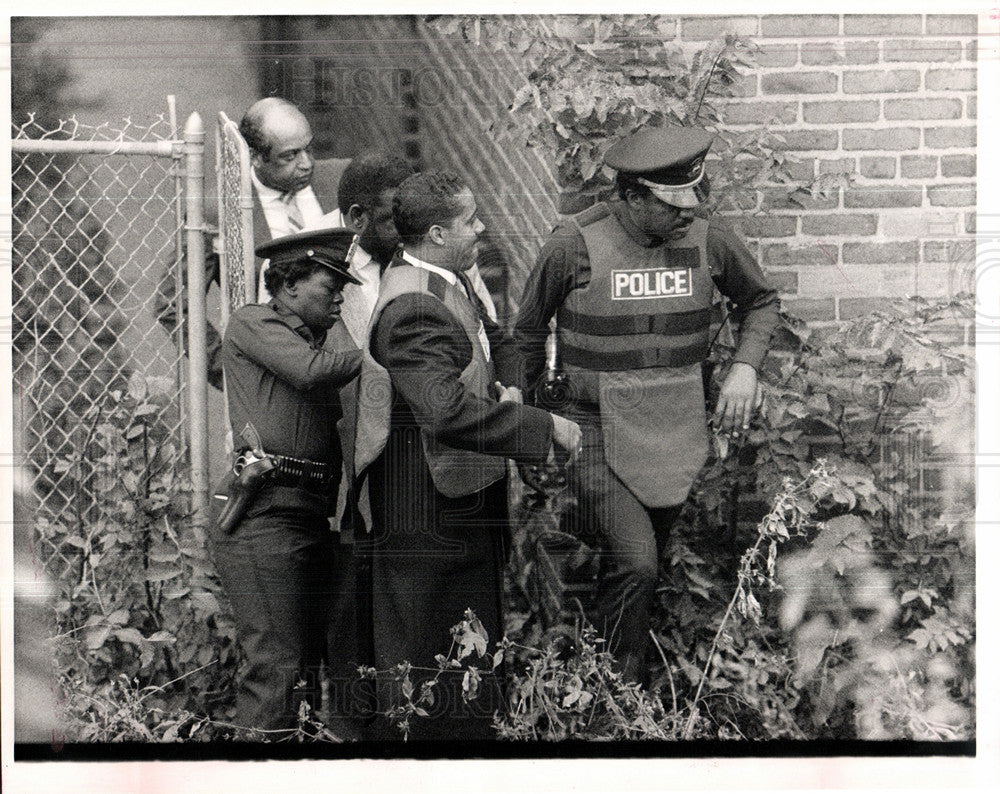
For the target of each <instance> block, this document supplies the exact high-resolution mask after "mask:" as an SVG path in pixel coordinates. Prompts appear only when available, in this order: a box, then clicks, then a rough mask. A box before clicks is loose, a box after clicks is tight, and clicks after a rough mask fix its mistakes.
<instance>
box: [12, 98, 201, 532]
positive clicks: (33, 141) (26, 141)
mask: <svg viewBox="0 0 1000 794" xmlns="http://www.w3.org/2000/svg"><path fill="white" fill-rule="evenodd" d="M204 149H205V128H204V124H203V123H202V120H201V116H200V115H199V114H198V113H197V112H195V113H192V114H191V115H190V116H188V118H187V121H186V123H185V125H184V133H183V136H182V137H181V138H180V139H177V138H174V139H172V140H158V141H148V142H146V141H106V140H95V141H86V140H58V139H44V138H43V139H39V138H12V139H11V151H12V153H14V154H30V153H39V154H49V155H60V154H69V155H85V154H97V155H102V154H103V155H134V156H148V157H154V158H169V159H171V160H173V165H174V167H175V169H176V173H178V174H179V175H180V174H182V175H183V182H184V188H185V189H184V197H183V198H184V201H183V204H184V208H185V209H186V217H184V218H183V220H182V219H181V218H180V217H178V219H177V221H178V223H177V228H178V229H181V228H183V230H184V234H183V236H184V240H185V242H186V247H187V251H186V253H182V252H180V251H178V252H177V255H178V257H182V256H183V257H184V258H185V260H186V269H187V278H188V290H187V295H188V298H187V301H186V306H185V308H186V310H187V311H186V313H187V318H186V320H187V322H186V323H185V324H184V325H185V327H186V330H187V335H188V383H187V388H188V398H189V399H188V406H187V407H188V416H187V422H186V424H187V427H188V444H189V447H188V449H189V458H190V467H191V468H190V476H191V486H192V508H193V511H194V513H193V522H192V524H193V530H194V533H195V537H196V538H197V539H198V541H199V542H201V543H202V544H204V541H205V528H206V526H207V523H208V518H209V486H208V363H207V352H206V324H207V318H206V301H205V291H206V286H205V231H206V227H205V220H204V218H205V213H204V205H205V173H204ZM178 181H180V177H178ZM176 212H177V213H180V212H181V202H180V201H177V202H176ZM177 237H178V238H179V237H180V235H177ZM177 243H178V245H179V243H180V240H179V239H178V241H177Z"/></svg>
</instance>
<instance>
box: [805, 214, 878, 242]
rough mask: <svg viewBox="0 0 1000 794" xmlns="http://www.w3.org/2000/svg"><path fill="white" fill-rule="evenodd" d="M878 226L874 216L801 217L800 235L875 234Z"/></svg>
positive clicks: (876, 218)
mask: <svg viewBox="0 0 1000 794" xmlns="http://www.w3.org/2000/svg"><path fill="white" fill-rule="evenodd" d="M877 226H878V217H877V216H876V215H862V214H859V213H853V214H839V213H838V214H836V215H803V216H802V234H816V235H820V236H823V235H862V234H875V229H876V228H877Z"/></svg>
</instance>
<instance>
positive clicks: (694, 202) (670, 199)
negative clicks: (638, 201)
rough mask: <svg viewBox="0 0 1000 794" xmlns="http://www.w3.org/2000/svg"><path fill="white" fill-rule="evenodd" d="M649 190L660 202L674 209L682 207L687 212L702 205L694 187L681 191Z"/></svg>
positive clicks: (667, 189) (657, 188)
mask: <svg viewBox="0 0 1000 794" xmlns="http://www.w3.org/2000/svg"><path fill="white" fill-rule="evenodd" d="M649 189H650V191H651V192H652V193H653V195H654V196H656V197H657V198H658V199H659V200H660V201H662V202H664V203H666V204H669V205H670V206H672V207H680V208H681V209H684V210H686V209H691V208H692V207H697V206H698V205H699V204H701V201H700V200H699V198H698V194H697V193H696V192H695V190H694V188H693V187H685V188H681V189H679V190H671V189H670V188H668V187H650V188H649Z"/></svg>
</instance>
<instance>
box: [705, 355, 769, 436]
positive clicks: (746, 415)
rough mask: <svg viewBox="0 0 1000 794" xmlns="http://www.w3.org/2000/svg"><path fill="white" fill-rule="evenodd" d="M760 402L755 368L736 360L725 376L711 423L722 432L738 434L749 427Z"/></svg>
mask: <svg viewBox="0 0 1000 794" xmlns="http://www.w3.org/2000/svg"><path fill="white" fill-rule="evenodd" d="M760 402H761V391H760V387H759V386H758V385H757V370H755V369H754V368H753V367H751V366H750V365H749V364H744V363H743V362H742V361H737V362H736V363H734V364H733V365H732V367H731V368H730V370H729V374H728V375H727V376H726V381H725V383H723V384H722V390H721V391H720V392H719V402H718V403H717V404H716V406H715V413H714V414H712V420H711V421H712V424H713V425H714V426H715V427H716V428H717V429H719V430H721V431H723V432H724V433H732V434H733V435H734V436H738V435H739V434H740V433H741V432H744V431H746V430H749V429H750V419H751V418H752V417H753V413H754V411H756V410H757V408H758V406H759V405H760Z"/></svg>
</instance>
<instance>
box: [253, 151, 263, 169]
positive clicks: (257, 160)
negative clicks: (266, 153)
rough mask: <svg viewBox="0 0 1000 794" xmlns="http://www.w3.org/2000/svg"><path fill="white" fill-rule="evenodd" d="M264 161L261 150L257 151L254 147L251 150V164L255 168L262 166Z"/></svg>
mask: <svg viewBox="0 0 1000 794" xmlns="http://www.w3.org/2000/svg"><path fill="white" fill-rule="evenodd" d="M262 162H264V158H263V157H262V156H261V153H260V152H256V151H254V150H253V149H251V150H250V165H252V166H253V167H254V168H260V164H261V163H262Z"/></svg>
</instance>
